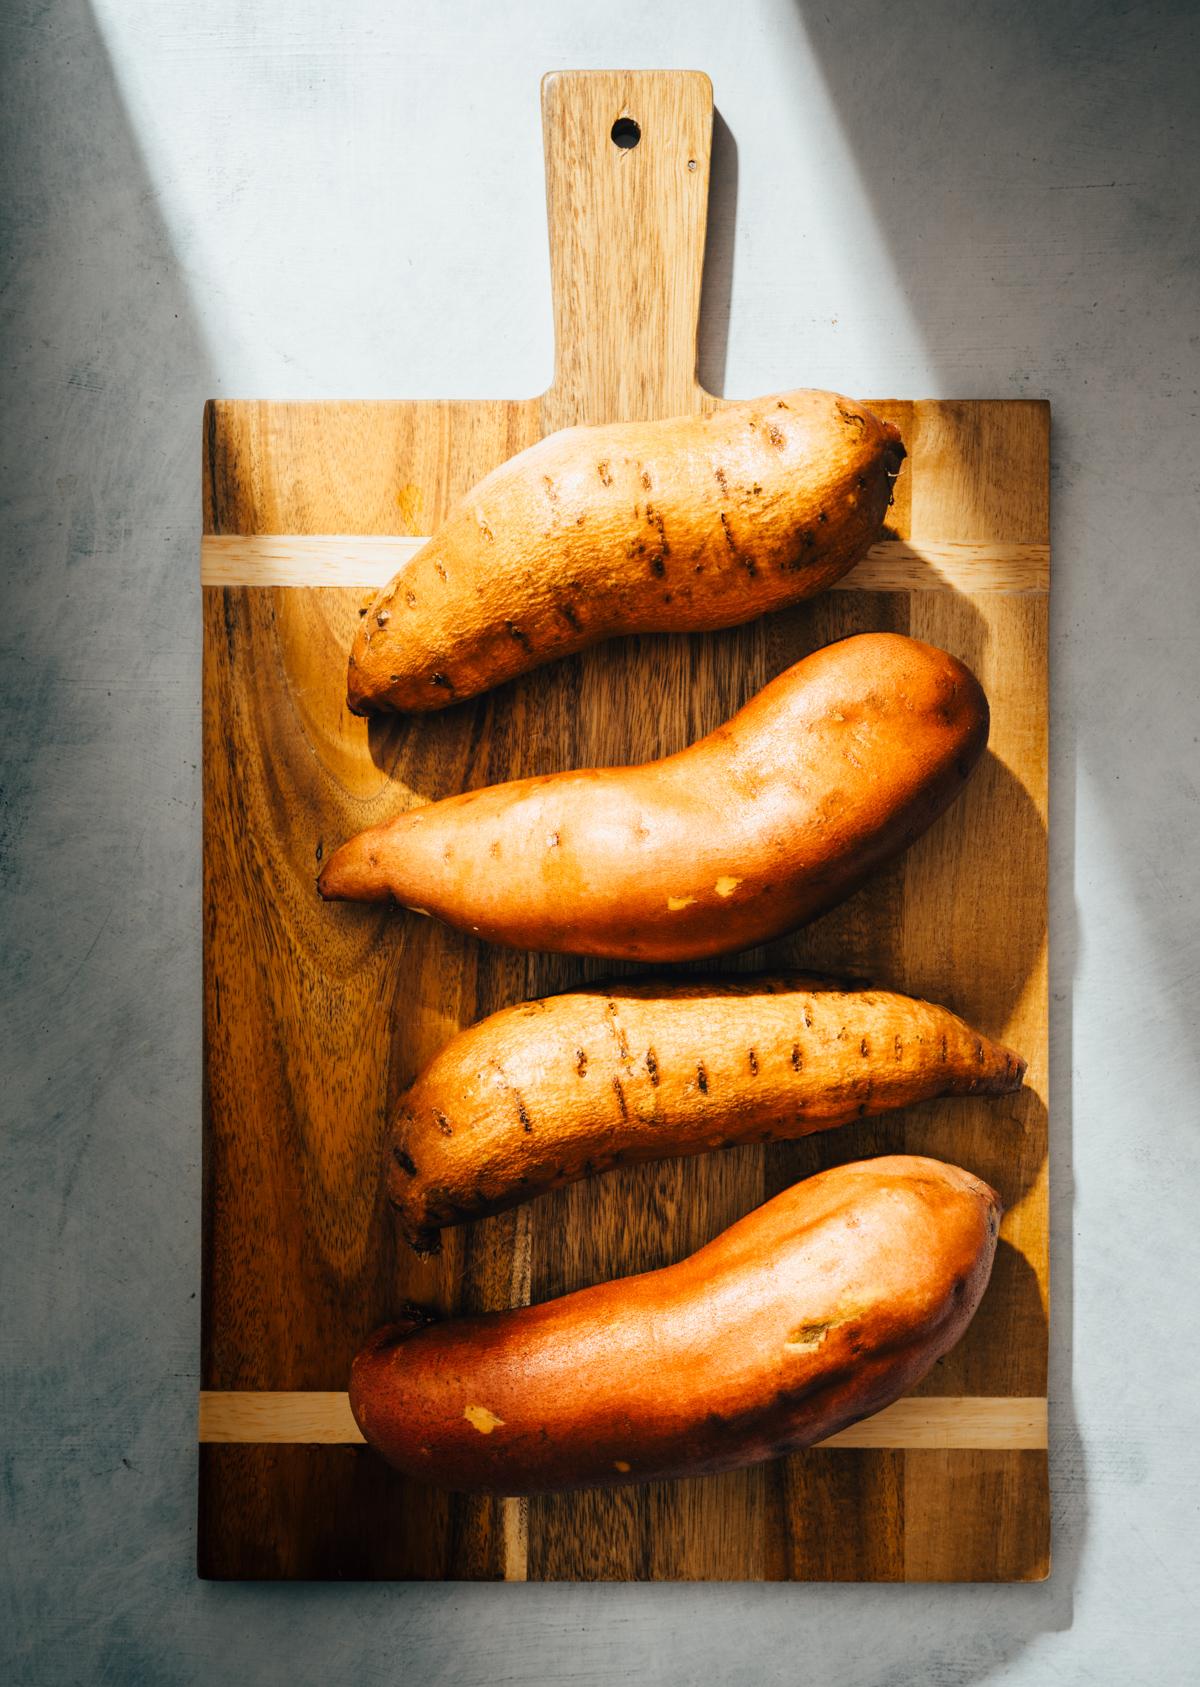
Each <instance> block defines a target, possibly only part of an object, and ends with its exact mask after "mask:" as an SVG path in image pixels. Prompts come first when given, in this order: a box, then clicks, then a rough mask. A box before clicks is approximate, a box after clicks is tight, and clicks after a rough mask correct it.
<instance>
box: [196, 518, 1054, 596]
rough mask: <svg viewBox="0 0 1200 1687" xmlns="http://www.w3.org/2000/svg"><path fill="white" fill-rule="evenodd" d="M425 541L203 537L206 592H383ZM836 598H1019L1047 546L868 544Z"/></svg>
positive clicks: (1044, 564)
mask: <svg viewBox="0 0 1200 1687" xmlns="http://www.w3.org/2000/svg"><path fill="white" fill-rule="evenodd" d="M425 544H428V540H427V539H401V538H392V537H380V536H371V535H357V536H355V535H341V534H308V535H304V534H295V535H292V534H286V533H260V534H258V535H257V536H244V535H242V534H236V533H234V534H230V533H220V534H214V533H206V534H205V535H204V537H203V539H202V540H201V542H200V583H201V585H204V586H343V587H348V588H351V589H354V588H357V589H359V590H361V591H367V590H376V591H377V590H378V589H379V588H380V587H381V586H386V585H387V583H388V581H389V580H390V579H391V578H392V576H393V574H395V573H396V572H397V571H398V570H399V569H400V568H402V567H403V566H404V564H405V563H406V562H408V560H409V559H410V558H411V557H413V556H415V555H416V553H417V552H418V551H419V550H420V549H421V547H422V545H425ZM833 589H834V591H843V592H849V591H862V592H1017V593H1023V594H1026V595H1028V594H1031V593H1032V594H1041V593H1045V592H1048V591H1049V590H1050V547H1049V545H1017V544H1001V543H998V542H995V543H988V544H966V543H961V544H960V543H952V542H950V541H946V540H940V539H904V540H900V539H892V540H887V541H885V542H884V543H882V544H879V545H873V546H872V547H871V549H870V550H869V551H868V553H867V555H866V557H865V558H864V559H863V561H862V562H860V563H859V565H858V567H857V568H852V569H851V570H850V572H849V574H846V575H844V576H843V577H842V579H840V580H839V581H838V582H837V584H836V585H835V586H834V588H833Z"/></svg>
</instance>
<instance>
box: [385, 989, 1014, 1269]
mask: <svg viewBox="0 0 1200 1687" xmlns="http://www.w3.org/2000/svg"><path fill="white" fill-rule="evenodd" d="M1024 1074H1025V1062H1024V1061H1023V1060H1022V1059H1021V1057H1020V1056H1019V1055H1017V1054H1014V1053H1013V1051H1012V1050H1011V1049H1007V1048H1004V1047H1003V1046H1002V1045H1001V1044H999V1043H994V1042H991V1041H990V1040H989V1039H988V1038H987V1037H983V1036H980V1035H979V1034H978V1033H977V1032H975V1031H972V1030H971V1029H970V1027H969V1026H967V1025H965V1024H964V1023H963V1021H962V1020H961V1019H959V1018H958V1017H957V1016H956V1015H955V1014H952V1013H951V1012H949V1010H948V1009H946V1008H940V1007H934V1006H933V1005H932V1004H931V1003H929V1002H922V1001H917V1000H916V999H914V998H913V997H911V996H901V995H897V994H895V993H894V992H892V991H888V990H872V989H870V988H869V987H867V988H854V987H848V986H847V985H846V984H844V983H840V982H839V981H838V980H836V979H831V978H823V977H818V976H815V975H813V974H808V973H799V972H790V973H776V974H768V975H763V976H755V975H753V974H745V973H743V974H736V975H726V976H724V977H719V978H689V979H686V980H678V979H676V980H671V981H666V980H662V979H657V980H656V979H638V980H637V981H636V982H633V981H630V980H624V981H621V982H610V983H607V984H595V985H588V986H586V987H585V988H583V989H581V990H572V991H570V992H569V993H567V994H566V995H562V996H551V997H549V998H548V999H546V1000H544V1001H532V1002H522V1003H520V1004H519V1005H518V1006H516V1007H509V1008H504V1009H502V1010H501V1012H499V1013H494V1014H492V1016H491V1017H490V1018H489V1019H485V1020H483V1021H482V1022H481V1023H480V1024H478V1025H475V1026H472V1027H471V1029H470V1030H468V1031H464V1032H462V1033H461V1035H460V1036H457V1037H455V1038H454V1039H453V1041H452V1042H450V1043H448V1044H447V1046H446V1047H445V1048H444V1049H442V1051H441V1052H440V1053H439V1054H438V1055H436V1056H435V1058H434V1059H433V1060H432V1061H431V1062H430V1064H429V1065H428V1066H427V1067H426V1068H425V1070H424V1071H423V1072H422V1073H421V1075H420V1076H419V1077H418V1079H417V1080H416V1082H415V1083H414V1084H413V1085H412V1086H411V1087H410V1088H409V1089H408V1090H407V1091H406V1092H405V1094H404V1095H402V1096H401V1098H400V1102H399V1106H398V1108H397V1113H396V1119H395V1123H394V1126H393V1129H392V1136H391V1143H390V1152H389V1154H388V1158H387V1185H388V1194H389V1196H390V1197H391V1200H392V1203H393V1205H394V1206H395V1208H396V1211H397V1214H398V1216H399V1219H400V1224H401V1228H402V1229H403V1231H404V1234H405V1236H406V1237H407V1239H408V1241H409V1242H410V1243H411V1244H412V1246H413V1247H415V1248H417V1249H418V1250H420V1251H421V1252H436V1251H437V1250H438V1249H439V1248H440V1247H441V1238H440V1234H439V1232H440V1230H441V1228H442V1226H444V1225H449V1224H461V1223H462V1222H463V1221H464V1220H467V1219H475V1218H482V1217H484V1216H485V1215H487V1214H489V1213H497V1212H503V1211H504V1210H505V1209H506V1208H508V1207H515V1206H517V1205H518V1204H519V1203H520V1202H521V1201H527V1200H530V1199H532V1198H533V1197H534V1196H535V1195H541V1194H543V1193H544V1192H545V1191H546V1190H547V1189H556V1188H559V1187H560V1186H561V1185H563V1184H566V1183H574V1182H576V1181H578V1179H580V1178H582V1177H587V1176H589V1175H590V1174H592V1173H594V1172H603V1171H608V1170H609V1169H610V1168H611V1167H613V1166H616V1165H623V1164H628V1163H629V1162H631V1161H638V1160H661V1159H664V1158H666V1157H667V1156H668V1155H672V1154H703V1153H706V1152H708V1151H709V1150H710V1149H714V1148H729V1147H731V1146H733V1145H734V1144H736V1143H743V1142H770V1141H777V1140H779V1139H781V1138H786V1137H795V1136H806V1135H807V1134H808V1133H809V1132H810V1131H822V1130H830V1129H832V1128H833V1127H834V1126H835V1125H844V1124H847V1123H848V1122H849V1121H850V1120H851V1119H859V1118H861V1117H862V1116H863V1115H864V1114H867V1113H883V1112H886V1111H887V1110H888V1109H889V1108H893V1107H904V1106H906V1105H908V1104H909V1103H910V1102H915V1101H927V1100H929V1099H931V1098H932V1097H934V1096H939V1095H979V1094H984V1095H1005V1094H1009V1093H1011V1092H1012V1091H1013V1090H1018V1089H1020V1087H1021V1082H1022V1079H1023V1077H1024Z"/></svg>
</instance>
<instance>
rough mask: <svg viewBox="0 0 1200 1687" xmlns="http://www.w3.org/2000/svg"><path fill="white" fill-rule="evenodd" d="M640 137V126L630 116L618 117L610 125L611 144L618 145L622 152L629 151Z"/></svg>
mask: <svg viewBox="0 0 1200 1687" xmlns="http://www.w3.org/2000/svg"><path fill="white" fill-rule="evenodd" d="M641 138H642V131H641V127H640V125H639V124H637V123H635V122H634V120H633V118H632V117H618V118H617V121H616V122H615V123H614V124H613V126H612V142H613V145H614V146H619V147H620V148H621V150H622V152H629V151H630V150H631V149H632V148H633V147H635V146H636V145H637V144H638V142H639V141H640V140H641Z"/></svg>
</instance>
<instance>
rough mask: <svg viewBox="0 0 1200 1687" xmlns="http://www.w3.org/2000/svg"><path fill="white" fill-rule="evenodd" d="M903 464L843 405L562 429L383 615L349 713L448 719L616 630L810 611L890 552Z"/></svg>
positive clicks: (404, 586) (428, 552)
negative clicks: (447, 712)
mask: <svg viewBox="0 0 1200 1687" xmlns="http://www.w3.org/2000/svg"><path fill="white" fill-rule="evenodd" d="M904 455H905V452H904V447H903V445H902V444H901V442H900V435H899V433H898V432H897V430H896V428H895V427H893V426H892V424H891V423H890V422H880V421H879V420H878V419H877V418H876V417H875V416H873V415H872V414H871V412H870V411H869V410H865V409H864V408H863V407H862V405H861V404H856V403H855V402H854V401H853V400H852V399H848V398H843V397H841V396H840V395H839V394H837V393H828V392H787V393H778V394H774V395H772V396H771V397H769V398H761V399H753V400H751V401H750V402H748V403H745V404H737V405H733V406H731V407H730V408H729V409H726V410H720V411H713V412H709V413H708V414H706V415H701V416H679V417H674V418H672V419H670V420H668V421H660V422H626V423H618V424H613V425H611V426H606V427H586V428H585V427H579V428H567V429H564V430H563V432H561V433H556V434H552V435H551V436H550V437H549V438H548V439H545V440H543V441H542V442H541V444H539V445H535V446H532V447H531V448H530V449H529V450H527V451H523V452H521V453H520V454H519V455H518V456H516V457H514V458H511V459H510V460H509V461H508V462H507V463H504V464H502V465H501V467H500V468H498V469H496V470H495V471H494V472H493V473H492V474H490V475H488V476H487V478H486V479H485V480H483V481H481V482H480V483H479V485H478V486H476V487H475V488H474V489H473V491H472V492H471V493H469V495H468V496H467V497H466V498H465V499H463V501H462V502H461V503H460V504H459V505H458V506H457V507H456V508H455V509H454V510H453V511H452V512H451V514H450V516H449V517H448V519H447V520H446V522H445V523H444V525H443V526H442V527H441V528H440V529H439V531H438V532H437V534H436V535H435V536H434V537H433V538H432V539H431V540H430V541H429V543H428V544H427V545H426V546H424V548H423V549H422V550H421V551H419V552H418V553H417V555H416V556H415V557H413V558H412V559H411V561H410V562H409V563H408V564H406V566H405V567H404V568H403V569H402V570H401V571H400V573H399V574H397V575H396V577H395V578H394V579H393V580H392V581H391V582H390V583H389V584H388V585H387V586H386V587H385V588H384V590H383V591H382V592H381V593H380V594H379V596H378V597H377V598H376V599H375V601H374V602H373V603H372V605H371V607H370V609H369V610H368V612H367V613H366V615H365V616H364V617H363V621H362V624H361V626H360V627H359V630H358V633H357V636H356V637H355V639H354V644H353V648H352V650H351V654H350V667H349V680H348V687H347V690H348V701H349V706H350V708H351V709H352V710H353V711H354V712H355V713H357V714H366V713H369V712H371V711H373V710H381V709H398V710H403V711H407V712H414V713H421V712H424V711H426V710H430V709H440V708H444V707H445V706H446V704H448V703H453V702H456V701H458V700H460V699H462V698H466V697H472V696H475V695H476V694H478V693H479V692H481V691H486V690H488V689H489V688H490V687H491V686H494V685H499V684H500V683H501V682H502V681H504V680H507V679H511V678H512V677H513V676H514V675H516V674H520V673H525V672H527V671H528V670H529V669H530V668H534V667H537V666H538V665H539V664H540V663H543V662H549V661H552V660H554V659H555V658H556V657H561V656H566V655H569V654H570V653H571V652H572V651H575V650H582V649H583V648H584V647H585V646H587V645H590V644H595V643H596V642H597V641H598V640H600V639H606V638H611V637H612V636H613V635H614V634H617V633H640V632H654V631H669V630H678V631H688V632H696V631H701V630H705V629H710V628H715V627H731V626H736V625H737V624H739V623H740V622H743V621H751V620H753V619H754V618H755V617H756V616H758V615H762V614H764V613H765V612H766V611H768V610H771V609H779V608H782V607H783V606H784V605H786V604H790V603H797V602H799V601H800V600H801V599H802V598H806V597H811V596H812V595H813V593H815V592H819V591H822V590H823V589H824V588H825V587H826V586H829V585H832V583H833V582H834V581H835V580H837V579H838V578H839V577H840V576H841V575H842V574H844V573H846V571H847V570H848V569H850V568H852V567H853V566H854V564H855V563H856V562H858V561H859V560H860V558H862V557H863V556H865V554H866V552H867V551H868V549H869V548H870V546H871V545H872V544H873V543H874V542H875V540H876V539H877V538H878V536H879V529H880V525H881V523H882V521H883V518H884V514H885V512H886V510H887V506H888V501H889V499H890V497H891V489H892V485H893V483H894V481H895V478H896V476H897V474H898V473H899V471H900V464H901V461H902V460H903V458H904Z"/></svg>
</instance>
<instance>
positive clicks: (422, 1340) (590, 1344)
mask: <svg viewBox="0 0 1200 1687" xmlns="http://www.w3.org/2000/svg"><path fill="white" fill-rule="evenodd" d="M1000 1213H1001V1207H1000V1197H999V1196H998V1195H997V1194H996V1192H995V1191H994V1190H992V1189H990V1188H989V1187H988V1186H987V1184H985V1183H982V1182H981V1181H980V1180H979V1179H978V1178H976V1177H972V1176H971V1174H970V1173H969V1172H965V1171H960V1170H958V1169H957V1168H956V1167H954V1166H946V1165H942V1164H940V1163H939V1162H938V1161H937V1160H927V1159H918V1158H909V1157H906V1156H897V1157H895V1158H886V1159H878V1160H866V1161H860V1162H859V1163H857V1164H854V1165H847V1166H838V1167H836V1168H835V1169H833V1170H831V1171H826V1172H822V1173H820V1174H819V1175H818V1176H816V1177H812V1178H809V1179H808V1180H807V1181H806V1182H804V1183H799V1184H796V1185H795V1186H794V1187H793V1188H791V1189H789V1190H786V1191H785V1193H784V1194H782V1195H778V1196H776V1197H775V1199H774V1200H773V1201H768V1202H767V1203H766V1205H765V1206H762V1207H759V1208H758V1210H757V1211H756V1212H753V1213H751V1214H750V1215H749V1216H748V1217H746V1218H743V1219H741V1220H740V1221H739V1222H738V1223H737V1224H734V1225H732V1226H731V1227H730V1228H729V1229H728V1230H726V1231H725V1233H724V1234H723V1235H721V1236H718V1237H717V1239H716V1241H714V1242H710V1243H709V1244H708V1246H707V1247H705V1248H701V1249H700V1251H699V1252H698V1253H695V1254H693V1255H692V1257H691V1258H690V1259H686V1260H684V1261H682V1263H680V1264H678V1265H673V1266H668V1267H667V1268H666V1269H664V1270H661V1271H651V1272H648V1273H647V1274H646V1275H644V1276H640V1277H627V1278H624V1279H621V1280H618V1281H617V1282H612V1283H604V1284H601V1285H599V1286H597V1287H594V1288H588V1289H582V1290H580V1291H579V1292H578V1293H576V1294H572V1295H565V1296H564V1297H563V1298H562V1299H561V1300H553V1301H548V1302H546V1303H545V1304H544V1305H541V1306H527V1307H521V1308H520V1309H518V1310H515V1311H510V1312H492V1313H484V1314H482V1315H480V1316H476V1317H471V1318H460V1319H455V1320H453V1321H451V1322H449V1323H445V1324H435V1325H433V1326H431V1327H428V1328H424V1329H422V1328H418V1327H417V1318H416V1317H415V1316H414V1315H412V1314H408V1315H406V1316H405V1317H404V1318H403V1319H402V1320H401V1321H400V1322H398V1323H396V1324H393V1325H390V1326H389V1327H388V1328H386V1329H383V1330H380V1331H378V1332H377V1333H376V1334H375V1335H374V1336H372V1337H371V1339H370V1340H369V1341H368V1343H367V1345H366V1346H365V1347H364V1348H363V1350H362V1352H361V1353H360V1354H359V1355H358V1357H357V1358H356V1359H355V1361H354V1366H353V1371H352V1374H351V1378H350V1405H351V1407H352V1409H353V1412H354V1416H355V1418H356V1419H357V1420H358V1424H359V1427H360V1428H361V1430H362V1432H363V1434H364V1435H365V1436H366V1438H367V1440H368V1441H369V1442H370V1443H371V1445H372V1446H373V1447H375V1448H376V1449H377V1450H378V1451H379V1452H380V1453H382V1454H383V1456H384V1457H385V1458H387V1459H388V1460H390V1462H391V1463H392V1464H394V1465H396V1466H397V1467H398V1468H399V1469H400V1470H402V1471H404V1473H405V1474H406V1475H408V1476H412V1477H416V1478H419V1479H421V1480H423V1481H425V1482H430V1483H433V1484H435V1485H437V1486H438V1487H442V1488H451V1489H457V1490H460V1491H464V1492H467V1493H484V1494H533V1493H545V1492H550V1491H553V1490H555V1489H564V1488H584V1487H612V1486H616V1485H618V1484H621V1483H625V1482H648V1481H652V1480H656V1479H658V1478H661V1477H668V1476H700V1475H705V1474H709V1473H712V1472H715V1471H721V1470H730V1469H734V1468H735V1467H737V1466H739V1465H747V1464H754V1463H757V1462H758V1461H759V1460H761V1459H770V1458H776V1457H778V1456H780V1455H781V1454H784V1453H789V1452H792V1451H794V1450H795V1449H796V1448H797V1447H807V1446H810V1445H812V1443H813V1442H816V1441H822V1440H824V1439H825V1438H826V1436H829V1435H832V1434H834V1433H836V1431H838V1430H840V1429H844V1428H845V1427H846V1426H847V1425H848V1424H851V1423H855V1422H857V1420H858V1419H859V1418H864V1417H868V1416H870V1414H871V1413H872V1412H877V1411H879V1410H880V1409H881V1408H882V1407H883V1406H886V1405H889V1404H890V1403H891V1402H892V1401H893V1400H895V1399H896V1398H897V1397H898V1396H899V1395H901V1394H903V1393H904V1392H905V1391H906V1390H908V1389H910V1388H911V1387H912V1386H913V1385H914V1383H916V1382H917V1381H918V1380H919V1379H920V1378H921V1377H922V1376H923V1375H924V1374H925V1372H926V1371H927V1370H929V1368H930V1367H931V1366H932V1365H933V1364H935V1363H936V1361H937V1360H938V1359H939V1358H940V1357H941V1356H942V1354H944V1353H946V1352H948V1351H949V1349H950V1348H951V1347H953V1346H954V1344H955V1342H956V1341H957V1340H958V1339H959V1337H960V1336H961V1335H962V1333H963V1331H964V1330H965V1329H966V1327H967V1325H968V1323H969V1322H970V1320H971V1317H972V1315H973V1314H974V1311H975V1308H976V1307H977V1306H978V1304H979V1301H980V1298H981V1296H982V1294H983V1291H984V1289H985V1287H986V1286H987V1281H988V1276H989V1274H990V1272H991V1268H992V1257H993V1254H994V1252H995V1247H996V1236H997V1233H998V1229H999V1221H1000Z"/></svg>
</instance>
